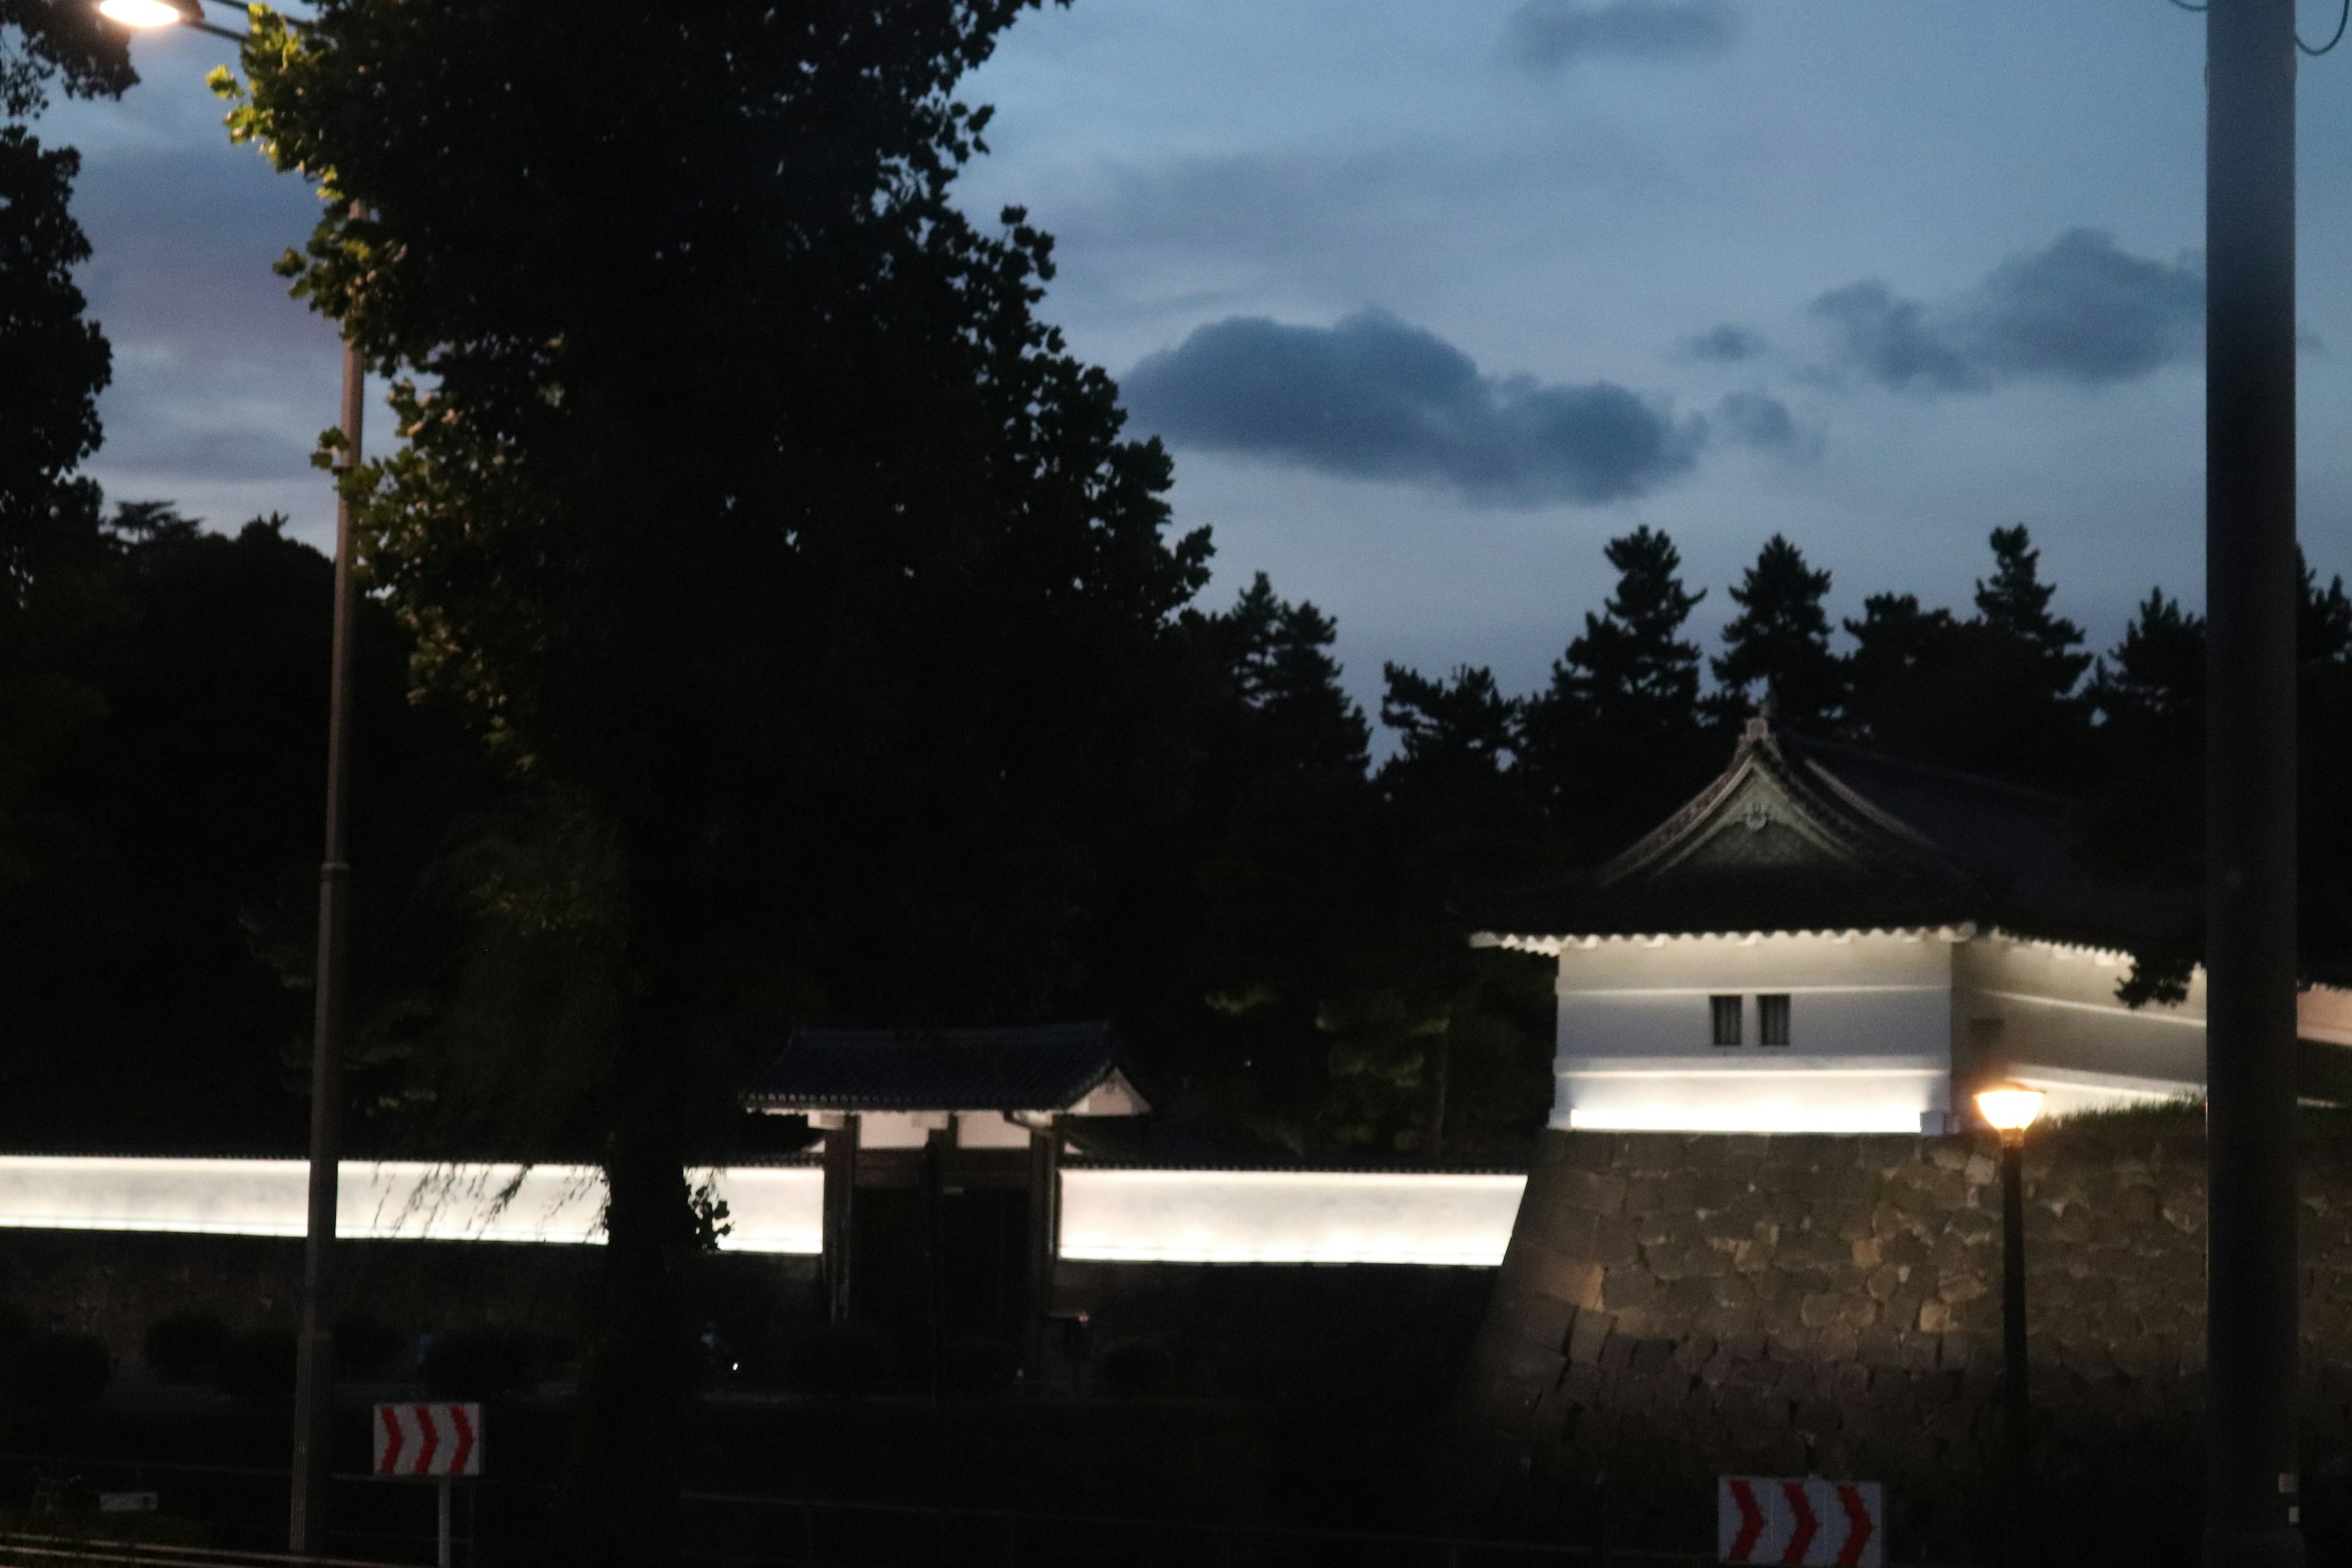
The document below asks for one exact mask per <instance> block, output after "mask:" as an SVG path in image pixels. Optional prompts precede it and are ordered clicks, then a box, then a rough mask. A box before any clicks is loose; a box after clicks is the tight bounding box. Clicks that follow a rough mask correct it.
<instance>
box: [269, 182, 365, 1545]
mask: <svg viewBox="0 0 2352 1568" xmlns="http://www.w3.org/2000/svg"><path fill="white" fill-rule="evenodd" d="M360 216H362V208H361V207H360V205H359V204H358V203H356V202H354V203H353V204H352V217H353V218H358V217H360ZM366 386H367V366H366V365H365V364H364V363H362V362H361V359H360V351H359V345H358V344H357V343H356V342H352V341H351V340H350V339H345V340H344V342H343V453H342V460H341V462H340V463H339V464H338V465H337V470H338V476H339V477H340V476H341V474H342V473H347V472H348V471H349V470H350V469H351V468H352V466H353V465H355V464H356V463H358V462H359V460H360V413H361V408H362V401H363V397H364V394H365V391H366ZM358 617H359V578H358V574H357V563H356V562H355V561H354V559H353V556H352V506H351V502H350V501H348V500H344V499H343V496H342V492H341V488H340V486H339V487H338V489H337V490H336V495H335V618H334V630H333V633H332V642H331V647H330V651H329V658H328V675H327V825H326V826H327V831H326V849H325V853H324V854H323V855H322V856H321V858H320V865H319V970H318V984H317V995H316V998H315V1003H314V1007H313V1010H312V1013H311V1019H310V1212H309V1218H308V1224H307V1227H306V1229H305V1231H304V1233H303V1236H304V1239H303V1243H302V1337H301V1340H300V1342H299V1344H298V1346H297V1348H296V1352H295V1356H296V1359H295V1365H294V1487H293V1490H294V1496H293V1500H292V1506H291V1508H290V1509H289V1511H288V1515H287V1521H288V1522H287V1545H288V1548H289V1550H290V1551H292V1552H296V1553H297V1554H299V1555H306V1556H324V1555H325V1554H326V1551H327V1479H328V1477H329V1475H330V1474H331V1471H332V1469H333V1454H334V1450H333V1445H332V1442H331V1437H332V1435H333V1427H334V1413H335V1332H334V1325H333V1322H332V1321H331V1319H330V1318H329V1317H328V1315H327V1313H328V1310H329V1306H330V1302H329V1300H328V1292H329V1290H330V1289H331V1280H332V1275H331V1272H330V1270H329V1268H328V1264H329V1261H330V1259H329V1254H330V1251H331V1248H332V1247H333V1245H334V1239H335V1200H336V1186H337V1184H336V1176H337V1174H338V1164H339V1162H340V1161H341V1157H342V1146H341V1138H340V1136H339V1132H340V1128H339V1125H338V1124H339V1122H340V1121H341V1110H342V1058H343V1015H344V1010H345V1005H346V1002H347V1000H348V997H347V992H348V989H349V981H350V974H349V965H348V962H347V961H348V956H349V955H348V953H347V952H346V947H347V942H346V936H347V927H348V925H349V923H350V915H351V909H350V903H351V875H352V868H351V863H350V860H349V858H348V855H349V846H348V843H347V828H348V826H349V823H348V820H347V819H348V817H349V816H350V806H351V793H352V637H353V636H354V635H355V634H356V633H357V630H358V626H357V624H356V623H357V621H358Z"/></svg>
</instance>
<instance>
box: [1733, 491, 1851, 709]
mask: <svg viewBox="0 0 2352 1568" xmlns="http://www.w3.org/2000/svg"><path fill="white" fill-rule="evenodd" d="M1829 590H1830V574H1829V573H1828V572H1826V571H1822V572H1816V571H1814V570H1813V569H1812V568H1811V566H1810V565H1808V564H1807V563H1806V562H1805V557H1804V553H1803V552H1801V551H1800V550H1799V549H1798V548H1797V547H1796V546H1795V545H1793V544H1791V543H1790V542H1789V541H1788V540H1787V539H1786V538H1784V537H1783V536H1781V535H1780V534H1777V533H1776V534H1774V535H1773V536H1772V537H1771V538H1769V539H1768V540H1766V541H1765V542H1764V548H1763V550H1762V551H1761V552H1759V554H1758V555H1757V557H1756V564H1755V565H1753V566H1750V567H1749V568H1748V573H1747V574H1746V575H1745V576H1744V577H1742V578H1741V579H1740V582H1739V585H1738V587H1735V588H1733V589H1732V590H1731V598H1732V602H1733V603H1735V604H1737V605H1738V606H1739V612H1740V613H1739V614H1738V615H1737V616H1733V617H1732V618H1731V620H1730V621H1729V622H1727V623H1726V625H1725V626H1724V628H1723V643H1724V651H1723V652H1722V653H1721V654H1720V655H1718V656H1717V657H1716V658H1713V659H1712V660H1710V661H1709V665H1708V668H1710V669H1711V670H1712V671H1713V672H1714V675H1715V679H1716V683H1717V686H1718V687H1719V688H1720V689H1719V690H1718V692H1717V695H1716V696H1715V698H1714V699H1713V700H1711V701H1710V703H1709V707H1710V708H1711V709H1712V710H1713V711H1714V712H1715V714H1716V716H1717V719H1718V721H1723V722H1726V723H1729V722H1736V721H1738V720H1739V719H1741V718H1742V717H1744V716H1745V715H1746V714H1747V713H1748V712H1749V711H1751V710H1753V709H1754V708H1755V706H1756V703H1757V700H1758V699H1759V698H1761V697H1767V696H1769V698H1770V699H1771V700H1772V705H1773V708H1774V710H1775V712H1776V713H1777V714H1778V716H1779V718H1780V721H1781V722H1783V723H1785V724H1788V725H1790V726H1791V727H1793V728H1796V729H1799V730H1819V729H1822V728H1826V727H1828V726H1830V725H1832V724H1833V723H1835V722H1836V721H1837V720H1838V718H1839V717H1840V715H1841V713H1842V712H1843V708H1844V702H1845V670H1844V667H1843V663H1842V661H1840V659H1839V658H1837V656H1836V655H1834V654H1832V652H1830V621H1829V614H1828V612H1827V611H1825V610H1824V609H1823V608H1822V599H1823V597H1824V596H1826V595H1828V593H1829Z"/></svg>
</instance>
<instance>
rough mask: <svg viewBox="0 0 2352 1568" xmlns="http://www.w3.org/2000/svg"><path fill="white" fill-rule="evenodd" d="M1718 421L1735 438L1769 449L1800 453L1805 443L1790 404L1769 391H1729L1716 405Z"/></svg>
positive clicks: (1751, 445)
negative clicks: (1790, 409) (1790, 410)
mask: <svg viewBox="0 0 2352 1568" xmlns="http://www.w3.org/2000/svg"><path fill="white" fill-rule="evenodd" d="M1715 422H1716V423H1717V425H1719V426H1722V427H1723V428H1724V429H1725V430H1726V431H1727V432H1729V434H1730V436H1731V437H1732V439H1734V440H1736V441H1740V442H1744V443H1745V444H1747V445H1748V446H1750V447H1761V448H1763V449H1764V450H1766V451H1768V452H1790V453H1794V452H1798V451H1800V450H1801V449H1802V448H1803V447H1804V446H1805V445H1806V443H1805V441H1804V438H1803V437H1801V435H1800V434H1799V432H1798V430H1797V420H1796V416H1794V415H1792V414H1790V412H1789V405H1787V404H1785V403H1783V402H1781V401H1780V399H1779V398H1777V397H1775V396H1773V395H1771V394H1770V393H1769V392H1730V393H1726V394H1725V395H1723V397H1722V398H1721V399H1720V400H1719V401H1718V402H1717V404H1716V405H1715Z"/></svg>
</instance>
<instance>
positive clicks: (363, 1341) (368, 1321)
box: [335, 1312, 404, 1377]
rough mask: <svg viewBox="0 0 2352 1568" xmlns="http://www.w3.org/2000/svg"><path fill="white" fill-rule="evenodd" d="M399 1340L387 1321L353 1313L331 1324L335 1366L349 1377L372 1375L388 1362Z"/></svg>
mask: <svg viewBox="0 0 2352 1568" xmlns="http://www.w3.org/2000/svg"><path fill="white" fill-rule="evenodd" d="M403 1343H404V1342H403V1340H402V1339H401V1336H400V1331H399V1330H398V1329H395V1328H394V1327H393V1326H392V1325H391V1324H390V1323H387V1322H385V1321H383V1320H382V1319H381V1318H371V1317H369V1316H368V1315H367V1314H366V1313H364V1312H359V1313H354V1314H353V1315H352V1316H351V1317H348V1318H345V1319H343V1320H342V1321H340V1322H338V1323H337V1324H336V1325H335V1370H336V1371H337V1372H339V1373H343V1374H344V1375H346V1376H349V1377H368V1376H372V1375H373V1374H374V1373H380V1372H382V1371H383V1369H384V1368H386V1367H388V1366H390V1365H391V1364H392V1363H393V1359H394V1357H395V1356H397V1355H399V1354H400V1351H401V1346H402V1344H403Z"/></svg>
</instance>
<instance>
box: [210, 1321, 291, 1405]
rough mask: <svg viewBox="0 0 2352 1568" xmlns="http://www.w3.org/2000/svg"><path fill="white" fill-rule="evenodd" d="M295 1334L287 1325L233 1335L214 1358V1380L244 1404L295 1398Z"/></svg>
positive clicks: (284, 1401) (276, 1402) (287, 1401)
mask: <svg viewBox="0 0 2352 1568" xmlns="http://www.w3.org/2000/svg"><path fill="white" fill-rule="evenodd" d="M294 1351H295V1345H294V1335H293V1333H292V1331H289V1330H286V1329H252V1330H248V1331H247V1332H245V1333H241V1334H236V1335H232V1336H231V1337H230V1339H229V1342H228V1343H226V1344H225V1345H223V1346H222V1347H221V1352H220V1354H219V1356H218V1357H216V1358H215V1360H214V1362H213V1381H214V1382H215V1384H219V1385H220V1388H221V1391H222V1392H223V1393H225V1394H231V1395H233V1396H235V1397H236V1398H238V1399H241V1400H243V1401H244V1402H245V1403H247V1405H291V1404H292V1403H293V1402H294Z"/></svg>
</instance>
